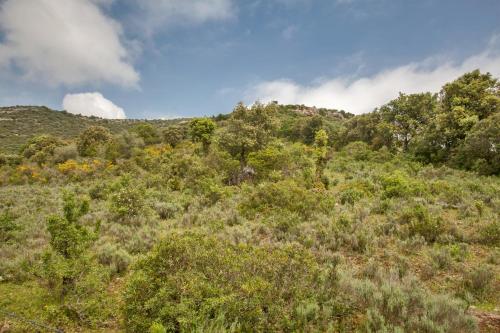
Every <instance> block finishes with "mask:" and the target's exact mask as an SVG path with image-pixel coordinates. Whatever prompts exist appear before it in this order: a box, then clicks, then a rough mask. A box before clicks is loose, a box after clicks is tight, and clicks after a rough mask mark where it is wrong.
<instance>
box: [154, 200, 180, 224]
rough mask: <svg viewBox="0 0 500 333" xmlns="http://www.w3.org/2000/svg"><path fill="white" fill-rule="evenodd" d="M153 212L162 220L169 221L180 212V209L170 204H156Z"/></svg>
mask: <svg viewBox="0 0 500 333" xmlns="http://www.w3.org/2000/svg"><path fill="white" fill-rule="evenodd" d="M154 210H155V211H156V213H157V214H158V216H159V217H160V218H161V219H162V220H166V219H171V218H173V217H175V215H176V214H177V213H178V212H179V211H180V210H181V207H179V205H177V204H175V203H171V202H157V203H155V205H154Z"/></svg>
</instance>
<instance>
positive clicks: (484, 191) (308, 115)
mask: <svg viewBox="0 0 500 333" xmlns="http://www.w3.org/2000/svg"><path fill="white" fill-rule="evenodd" d="M468 85H469V86H468ZM497 86H498V85H497V83H496V81H495V80H493V79H491V77H489V76H488V75H486V76H485V75H482V74H480V73H479V72H474V73H469V74H466V75H465V76H464V77H462V78H459V79H458V80H457V81H456V82H452V83H450V84H449V85H446V86H445V88H443V91H442V92H441V94H440V95H432V94H417V95H411V96H407V95H401V96H400V97H399V98H398V99H397V100H395V101H392V102H391V103H389V104H388V105H386V106H383V107H381V108H380V109H377V110H376V111H375V112H374V113H371V114H368V115H362V116H351V115H348V114H345V113H340V112H334V111H329V110H316V109H307V108H305V107H302V106H281V105H277V104H275V103H271V104H268V105H262V104H255V105H253V106H251V107H246V106H244V105H242V104H239V105H237V106H236V108H235V111H234V113H232V114H230V115H227V116H219V117H214V118H203V119H195V120H192V121H189V122H179V123H176V124H175V125H172V126H169V127H164V126H163V124H162V125H161V126H157V125H158V124H155V123H137V124H135V125H134V126H132V127H130V128H129V129H128V130H125V131H122V132H119V133H117V132H114V131H112V130H109V128H107V127H104V126H101V127H95V126H90V127H86V128H84V129H82V131H81V132H79V134H78V135H77V136H76V137H75V139H71V137H69V136H63V137H59V136H57V135H54V134H53V133H46V134H44V136H35V137H34V138H31V139H30V140H27V141H26V142H24V146H23V148H22V150H21V152H20V153H19V154H18V155H17V154H9V155H2V157H1V159H0V295H2V297H0V309H2V310H3V309H5V311H1V312H0V322H2V323H4V322H5V323H7V324H8V325H9V326H10V327H11V329H12V330H13V331H14V332H17V331H19V332H22V331H32V330H33V326H32V323H33V322H29V321H28V320H32V321H35V322H37V323H41V324H43V325H45V326H49V327H54V328H56V327H59V328H64V329H65V330H66V331H69V332H72V331H75V332H78V331H95V332H99V331H102V332H110V331H111V332H113V331H128V332H148V331H149V332H192V331H203V332H223V331H229V332H248V331H260V332H269V331H279V332H315V331H326V332H328V331H329V332H339V331H340V332H474V331H478V330H482V331H485V332H488V331H489V332H495V330H497V329H498V327H488V326H486V325H484V323H481V322H480V321H478V319H477V318H476V317H475V316H474V315H475V314H477V313H483V312H486V313H488V314H490V315H494V314H495V312H498V307H499V306H500V303H499V300H500V261H499V259H498V258H499V257H500V252H499V251H500V224H499V222H498V221H500V218H499V217H500V216H499V215H500V178H499V177H498V172H497V171H495V170H497V168H498V158H497V157H498V153H497V150H496V149H497V143H496V141H495V140H497V137H498V136H497V135H495V133H496V132H495V131H497V130H498V126H499V123H498V121H497V117H498V104H496V103H497V99H498V90H495V89H497V88H495V87H497ZM467 87H468V88H467ZM483 88H484V89H483ZM457 92H458V93H460V94H462V95H460V96H461V97H460V98H459V97H457V96H455V97H454V98H451V97H450V96H449V93H453V94H456V93H457ZM304 110H307V112H306V111H304ZM463 115H466V116H467V117H465V118H464V119H462V120H460V119H458V118H460V117H462V116H463ZM457 117H458V118H457ZM436 124H439V126H441V127H440V129H439V131H437V130H436V129H435V128H433V126H435V125H436ZM446 126H450V127H449V128H448V127H446ZM443 129H446V131H443ZM441 132H443V133H441ZM51 134H52V135H51ZM441 134H443V135H444V136H446V138H445V137H442V136H441ZM452 139H453V140H452ZM436 140H437V141H436ZM439 140H444V141H439ZM439 142H442V143H439ZM444 142H446V144H444ZM431 162H432V163H431ZM471 307H474V311H472V308H471ZM12 313H14V314H15V316H12ZM20 318H21V319H23V320H20Z"/></svg>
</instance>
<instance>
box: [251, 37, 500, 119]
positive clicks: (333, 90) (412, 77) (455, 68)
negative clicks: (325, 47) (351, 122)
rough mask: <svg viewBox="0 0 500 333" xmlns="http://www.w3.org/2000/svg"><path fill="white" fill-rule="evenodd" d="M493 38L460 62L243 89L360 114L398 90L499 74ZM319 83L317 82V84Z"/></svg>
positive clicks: (263, 98)
mask: <svg viewBox="0 0 500 333" xmlns="http://www.w3.org/2000/svg"><path fill="white" fill-rule="evenodd" d="M497 40H498V38H496V37H494V38H493V39H492V42H491V43H490V47H489V48H488V50H486V51H484V52H482V53H480V54H477V55H474V56H471V57H469V58H467V59H465V60H464V61H463V62H461V63H453V62H451V61H444V62H443V61H439V62H438V63H436V62H437V60H436V59H427V60H425V61H423V62H420V63H411V64H408V65H405V66H400V67H396V68H392V69H388V70H384V71H381V72H379V73H378V74H376V75H373V76H369V77H361V78H356V79H352V78H348V77H336V78H331V79H326V80H325V79H322V80H321V81H318V80H316V81H315V83H312V84H308V85H307V84H306V85H302V84H299V83H296V82H294V81H291V80H288V79H279V80H274V81H267V82H262V83H260V84H258V85H256V86H255V87H253V88H251V89H249V90H248V91H247V94H246V95H247V99H248V100H249V101H254V100H260V101H262V102H269V101H273V100H277V101H279V102H280V103H283V104H305V105H311V106H313V105H315V106H318V107H326V108H336V109H343V110H346V111H348V112H352V113H356V114H360V113H366V112H370V111H372V110H373V109H374V108H375V107H378V106H380V105H383V104H385V103H387V102H388V101H390V100H391V99H393V98H396V97H397V96H398V93H399V92H400V91H401V92H404V93H418V92H425V91H431V92H437V91H439V90H440V88H441V86H442V85H443V84H444V83H446V82H449V81H452V80H454V79H456V78H457V77H459V76H460V75H462V74H463V73H465V72H468V71H471V70H474V69H480V70H481V71H483V72H490V73H491V74H492V75H494V76H496V77H499V76H500V54H499V53H498V52H495V50H494V44H495V42H496V41H497ZM318 82H319V83H318Z"/></svg>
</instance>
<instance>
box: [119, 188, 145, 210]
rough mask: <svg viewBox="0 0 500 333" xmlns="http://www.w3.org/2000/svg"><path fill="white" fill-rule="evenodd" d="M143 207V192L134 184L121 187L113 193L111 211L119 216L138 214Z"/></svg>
mask: <svg viewBox="0 0 500 333" xmlns="http://www.w3.org/2000/svg"><path fill="white" fill-rule="evenodd" d="M143 207H144V199H143V194H142V193H141V191H140V190H139V189H137V188H135V187H133V186H132V185H127V186H125V187H123V188H120V189H119V190H118V191H117V192H116V193H113V194H112V195H111V211H112V212H113V213H115V214H116V215H117V216H119V217H126V216H129V217H131V216H138V215H139V214H140V213H141V212H142V211H143Z"/></svg>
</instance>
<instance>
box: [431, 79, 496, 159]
mask: <svg viewBox="0 0 500 333" xmlns="http://www.w3.org/2000/svg"><path fill="white" fill-rule="evenodd" d="M498 111H500V84H499V82H498V81H497V80H496V79H494V78H492V76H491V74H490V73H487V74H481V73H480V72H479V70H475V71H473V72H470V73H466V74H464V75H462V76H461V77H459V78H458V79H456V80H455V81H453V82H450V83H447V84H445V85H444V86H443V89H442V90H441V92H440V112H439V113H438V115H437V117H436V119H434V121H435V123H436V125H437V128H436V130H437V132H438V133H439V134H440V136H441V138H442V139H441V141H442V144H443V145H444V149H445V150H446V152H447V154H448V155H449V154H450V153H451V151H452V150H453V149H454V148H455V147H457V146H459V145H460V144H461V142H462V141H463V140H464V139H465V137H466V136H467V133H468V132H469V131H470V130H471V128H472V127H473V126H474V125H475V124H476V123H477V122H479V121H480V120H482V119H485V118H487V117H488V116H490V115H492V114H494V113H496V112H498Z"/></svg>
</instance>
